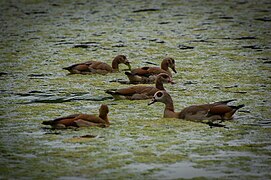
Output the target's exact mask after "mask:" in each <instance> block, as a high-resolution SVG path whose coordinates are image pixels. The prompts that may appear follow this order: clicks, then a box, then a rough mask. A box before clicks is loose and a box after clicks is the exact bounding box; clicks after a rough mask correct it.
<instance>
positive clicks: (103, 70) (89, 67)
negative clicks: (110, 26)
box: [63, 55, 131, 74]
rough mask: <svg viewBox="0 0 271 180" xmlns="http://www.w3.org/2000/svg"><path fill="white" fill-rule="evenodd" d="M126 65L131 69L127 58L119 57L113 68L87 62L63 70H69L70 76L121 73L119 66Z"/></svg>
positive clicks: (98, 62) (113, 62)
mask: <svg viewBox="0 0 271 180" xmlns="http://www.w3.org/2000/svg"><path fill="white" fill-rule="evenodd" d="M121 63H123V64H125V65H127V66H128V68H129V69H131V65H130V62H129V61H128V60H127V58H126V56H124V55H118V56H116V57H115V58H114V59H113V61H112V67H111V66H110V65H108V64H106V63H104V62H100V61H87V62H83V63H78V64H73V65H71V66H69V67H64V68H63V69H65V70H68V71H69V72H70V74H95V73H97V74H107V73H112V72H117V71H119V64H121Z"/></svg>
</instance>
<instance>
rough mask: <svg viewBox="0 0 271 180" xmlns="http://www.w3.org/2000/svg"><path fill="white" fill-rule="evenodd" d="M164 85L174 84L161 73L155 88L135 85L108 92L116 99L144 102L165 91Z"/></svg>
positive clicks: (166, 75) (168, 77)
mask: <svg viewBox="0 0 271 180" xmlns="http://www.w3.org/2000/svg"><path fill="white" fill-rule="evenodd" d="M163 83H172V84H173V83H174V82H173V81H172V78H171V77H170V76H169V75H168V74H166V73H160V74H159V75H158V76H157V79H156V82H155V87H153V86H142V85H135V86H131V87H127V88H122V89H117V90H106V91H105V92H106V93H108V94H111V95H112V96H113V97H114V98H115V99H129V100H142V99H151V98H152V96H153V95H154V94H155V93H156V92H157V91H159V90H165V88H164V85H163Z"/></svg>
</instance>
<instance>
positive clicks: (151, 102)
mask: <svg viewBox="0 0 271 180" xmlns="http://www.w3.org/2000/svg"><path fill="white" fill-rule="evenodd" d="M155 102H156V100H155V99H154V98H152V100H151V101H150V102H149V103H148V106H149V105H151V104H153V103H155Z"/></svg>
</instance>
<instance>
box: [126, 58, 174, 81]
mask: <svg viewBox="0 0 271 180" xmlns="http://www.w3.org/2000/svg"><path fill="white" fill-rule="evenodd" d="M169 68H171V69H172V70H173V71H174V72H175V73H177V71H176V69H175V60H174V59H173V58H170V57H167V58H165V59H164V60H163V61H162V62H161V67H141V68H136V69H132V70H131V72H125V74H126V75H127V77H128V78H129V80H130V83H131V84H138V83H144V84H146V83H154V82H155V79H156V76H157V75H158V74H160V73H167V74H168V75H169V76H170V77H172V74H171V72H170V70H169Z"/></svg>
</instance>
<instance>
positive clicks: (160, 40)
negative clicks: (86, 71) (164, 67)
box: [0, 0, 271, 179]
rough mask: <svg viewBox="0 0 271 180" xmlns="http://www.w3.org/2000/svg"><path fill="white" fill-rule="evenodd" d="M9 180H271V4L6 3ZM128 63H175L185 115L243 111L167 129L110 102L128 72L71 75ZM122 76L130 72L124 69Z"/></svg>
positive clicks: (156, 114)
mask: <svg viewBox="0 0 271 180" xmlns="http://www.w3.org/2000/svg"><path fill="white" fill-rule="evenodd" d="M0 11H1V16H0V17H1V18H0V21H1V42H0V50H1V53H0V57H1V58H0V63H1V66H0V75H1V76H0V81H1V86H0V87H1V88H0V92H1V94H0V97H1V102H2V103H1V105H0V109H1V114H0V115H1V116H0V128H1V131H0V134H1V136H0V137H1V141H0V142H1V143H0V151H1V160H0V172H1V173H0V178H1V179H15V178H16V179H47V178H50V179H51V178H54V179H128V178H129V179H191V178H194V179H218V178H219V179H270V178H271V176H270V170H271V168H270V165H271V161H270V157H271V151H270V149H271V142H270V133H271V129H270V123H271V117H270V99H271V98H270V90H271V88H270V78H271V76H270V70H271V65H270V64H271V60H270V55H271V52H270V45H271V41H270V37H271V33H270V29H271V27H270V26H271V25H270V23H271V22H270V21H271V16H270V11H271V3H270V2H269V1H267V0H266V1H262V0H259V1H255V2H254V1H243V0H240V1H200V0H195V1H173V0H172V1H146V2H145V1H141V0H138V1H131V2H127V1H122V0H119V1H104V0H101V1H77V2H74V1H69V0H67V1H66V0H65V1H48V2H47V1H42V0H25V1H20V2H15V1H14V2H4V1H1V2H0ZM118 54H124V55H126V56H127V57H128V59H129V60H130V61H131V64H132V67H139V66H146V65H149V64H147V62H152V63H154V64H157V65H159V64H160V62H161V60H162V59H163V58H164V57H166V56H170V57H173V58H174V59H175V60H176V66H177V68H176V69H177V71H178V73H177V74H173V78H174V81H175V82H176V84H174V85H169V84H166V85H165V86H166V89H167V90H168V91H169V93H170V94H171V95H172V98H173V100H174V104H175V106H176V109H177V110H181V109H182V108H183V107H185V106H188V105H192V104H199V103H207V102H214V101H219V100H226V99H237V101H236V102H234V104H245V107H244V108H242V109H241V110H240V111H239V112H237V113H236V115H235V118H234V120H233V121H230V122H225V124H226V126H227V128H210V127H209V126H207V125H205V124H202V123H194V122H189V121H183V120H179V119H164V118H162V112H163V108H164V106H163V105H162V104H159V103H156V104H154V105H152V106H147V103H148V100H142V101H128V100H120V101H114V100H113V99H112V98H111V97H110V96H109V95H108V94H106V93H105V92H104V90H106V89H113V88H119V87H126V86H129V85H127V84H120V83H118V82H115V81H116V80H117V79H123V80H127V77H125V76H124V71H121V72H119V73H115V74H110V75H106V76H103V75H85V76H83V75H71V76H69V75H67V72H66V71H64V70H62V67H65V66H68V65H71V64H73V63H78V62H83V61H87V60H101V61H104V62H107V63H110V62H111V60H112V59H113V58H114V57H115V56H116V55H118ZM120 68H121V69H122V70H123V69H125V68H126V67H125V66H123V65H121V67H120ZM102 103H103V104H108V105H109V109H110V114H109V117H110V121H111V126H110V127H109V128H103V129H101V128H83V129H79V130H78V129H77V130H74V129H67V130H51V129H46V128H44V126H43V125H41V122H42V121H44V120H50V119H54V118H56V117H59V116H64V115H69V114H73V113H79V112H82V113H97V111H98V107H99V106H100V104H102Z"/></svg>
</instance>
